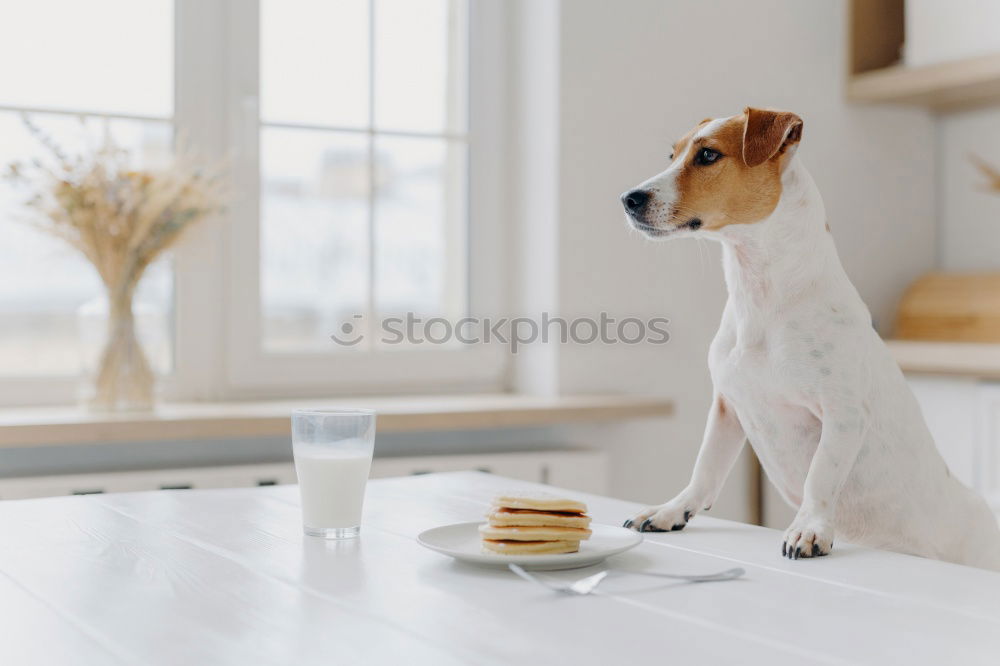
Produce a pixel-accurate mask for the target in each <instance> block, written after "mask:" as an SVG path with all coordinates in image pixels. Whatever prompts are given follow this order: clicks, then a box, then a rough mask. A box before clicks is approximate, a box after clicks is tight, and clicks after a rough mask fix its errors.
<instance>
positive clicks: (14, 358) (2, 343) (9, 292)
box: [0, 112, 172, 376]
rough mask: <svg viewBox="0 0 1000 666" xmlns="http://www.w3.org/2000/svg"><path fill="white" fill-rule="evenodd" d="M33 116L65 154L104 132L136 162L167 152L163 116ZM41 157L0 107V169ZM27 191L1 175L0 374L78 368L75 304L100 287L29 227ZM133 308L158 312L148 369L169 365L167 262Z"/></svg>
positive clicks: (77, 261)
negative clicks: (158, 118)
mask: <svg viewBox="0 0 1000 666" xmlns="http://www.w3.org/2000/svg"><path fill="white" fill-rule="evenodd" d="M32 121H33V122H34V123H35V124H36V125H38V126H39V127H40V128H41V129H42V130H43V131H45V132H46V133H47V134H49V135H50V136H51V137H52V138H53V139H54V140H55V142H56V143H57V144H58V145H59V146H60V147H61V148H62V149H63V150H64V151H65V152H66V153H68V154H75V153H78V152H79V151H80V150H81V149H83V148H84V147H85V146H86V145H87V144H88V142H90V143H94V142H97V141H100V137H103V136H104V133H105V132H108V133H109V134H110V135H111V137H112V138H113V140H114V141H115V142H116V143H117V144H118V145H120V146H122V147H123V148H125V149H127V150H130V151H131V154H132V157H133V159H134V161H135V164H136V166H156V165H158V164H162V163H163V162H164V161H165V160H166V159H167V157H168V156H169V153H170V141H171V134H172V130H171V126H170V124H169V123H164V122H144V121H131V120H112V121H105V120H98V119H94V118H91V119H89V120H87V121H85V122H81V121H80V120H79V119H76V118H72V117H68V116H53V115H48V114H34V115H33V116H32ZM36 157H37V158H40V159H46V158H47V157H48V155H47V151H46V149H44V148H43V147H42V146H41V145H40V144H39V142H38V140H37V139H36V138H35V137H33V136H31V135H30V134H29V133H28V131H27V129H26V128H25V126H24V123H23V122H22V120H21V118H20V116H19V114H14V113H9V112H5V113H0V167H6V165H7V164H8V163H10V162H11V161H13V160H24V159H30V158H36ZM28 196H30V192H26V191H23V190H22V189H16V190H15V189H14V188H13V187H12V186H11V185H10V184H9V183H7V182H6V181H0V376H31V375H36V376H38V375H71V374H75V373H76V372H78V370H79V368H80V349H79V345H78V337H77V329H76V324H77V322H76V309H77V307H78V306H80V305H82V304H83V303H85V302H87V301H89V300H91V299H93V298H95V297H97V296H98V295H100V294H101V293H102V287H101V284H100V281H99V280H98V278H97V275H96V273H95V272H94V270H93V268H91V266H90V264H89V263H87V261H86V260H85V259H83V258H82V257H81V256H80V255H78V254H77V253H76V251H75V250H72V249H71V248H69V247H68V246H67V245H66V244H65V243H63V242H61V241H59V240H57V239H55V238H52V237H51V236H49V235H48V234H45V233H43V232H41V231H39V230H38V229H35V228H33V227H32V226H31V225H30V224H29V222H28V220H27V219H26V217H25V215H26V212H25V209H24V207H23V202H24V200H25V199H26V198H27V197H28ZM136 303H137V316H138V315H139V312H140V311H143V312H148V311H152V312H156V313H159V315H160V318H161V320H162V321H161V329H160V330H159V331H158V332H157V334H154V335H153V336H149V335H147V337H146V340H144V342H146V343H148V346H147V352H148V353H149V354H150V357H151V359H150V360H151V361H152V362H153V366H154V368H156V369H157V370H159V371H161V372H166V371H169V369H170V367H171V346H170V336H169V334H168V330H166V329H167V320H169V316H170V313H171V307H172V278H171V272H170V269H169V265H168V264H166V263H164V262H162V261H161V262H160V265H156V266H153V267H152V268H151V269H150V270H149V272H148V273H147V275H146V277H145V278H144V279H143V281H142V283H141V284H140V287H139V293H138V294H137V296H136Z"/></svg>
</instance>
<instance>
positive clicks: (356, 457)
mask: <svg viewBox="0 0 1000 666" xmlns="http://www.w3.org/2000/svg"><path fill="white" fill-rule="evenodd" d="M371 464H372V457H371V453H370V452H365V451H352V450H349V449H348V450H346V451H344V450H330V449H327V448H323V447H318V446H296V447H295V473H296V474H297V475H298V477H299V492H300V493H301V495H302V521H303V522H304V523H305V525H306V526H307V527H318V528H328V527H355V526H357V525H360V524H361V507H362V504H363V503H364V500H365V483H366V482H367V481H368V472H369V470H370V469H371Z"/></svg>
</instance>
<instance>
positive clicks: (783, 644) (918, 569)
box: [0, 473, 1000, 666]
mask: <svg viewBox="0 0 1000 666" xmlns="http://www.w3.org/2000/svg"><path fill="white" fill-rule="evenodd" d="M528 485H531V484H523V483H518V482H512V481H509V480H504V479H500V478H497V477H491V476H489V475H485V474H478V473H460V474H445V475H428V476H420V477H409V478H403V479H388V480H383V481H375V482H373V483H372V484H371V486H370V488H369V494H368V500H367V505H366V507H365V509H366V516H365V523H364V528H363V536H362V538H361V539H359V540H355V541H350V542H326V541H322V540H318V539H312V538H307V537H303V536H302V535H301V532H300V528H299V511H298V497H297V489H296V488H295V487H291V486H289V487H272V488H260V489H246V490H217V491H208V490H206V491H191V490H188V491H173V492H152V493H135V494H121V495H104V496H87V497H71V498H56V499H46V500H26V501H20V502H5V503H0V664H11V665H15V664H16V665H18V666H21V665H33V664H60V665H73V666H77V665H79V664H105V663H108V664H117V663H120V664H129V665H130V666H131V665H136V664H146V663H148V664H169V665H171V666H174V665H178V664H185V665H187V664H191V665H201V664H211V665H213V666H214V665H219V664H337V665H340V664H435V665H443V664H503V665H505V666H513V665H518V666H520V665H525V664H535V663H545V664H553V665H555V664H574V665H576V664H602V665H603V664H608V665H616V664H629V663H633V664H638V663H651V664H652V663H655V664H666V663H669V664H702V663H704V664H767V665H768V666H774V665H775V664H813V663H821V664H826V663H829V664H842V663H872V664H875V663H877V664H881V665H884V664H907V665H908V666H912V665H913V664H962V665H963V666H968V665H970V664H994V665H995V664H997V663H1000V574H995V573H990V572H985V571H979V570H976V569H971V568H966V567H960V566H955V565H950V564H944V563H941V562H934V561H930V560H922V559H919V558H914V557H907V556H903V555H896V554H892V553H884V552H877V551H870V550H864V549H861V548H856V547H852V546H850V545H847V544H844V543H839V542H838V543H837V547H836V549H835V551H834V554H833V555H831V556H830V557H826V558H822V559H818V560H799V561H797V562H791V561H788V560H784V559H782V558H781V557H780V555H779V548H780V533H779V532H776V531H774V530H767V529H763V528H759V527H752V526H747V525H742V524H739V523H732V522H728V521H723V520H716V519H712V518H710V517H707V516H700V517H699V518H698V519H697V520H696V521H694V522H693V523H692V524H691V525H690V526H688V528H687V529H686V530H685V531H683V532H679V533H677V532H675V533H665V534H651V535H648V536H647V538H646V541H645V543H643V544H642V545H641V546H640V547H639V548H637V549H636V550H634V551H632V552H631V553H628V554H625V555H622V556H619V557H618V558H617V559H616V560H613V561H612V562H613V564H614V566H616V567H621V568H625V567H636V568H638V567H648V568H650V569H659V570H663V571H673V572H692V573H693V572H708V571H715V570H719V569H726V568H729V567H732V566H735V565H739V566H743V567H744V568H746V570H747V575H746V577H745V579H743V580H739V581H733V582H726V583H708V584H700V585H691V584H670V583H666V582H662V581H659V580H656V579H651V578H647V577H640V576H619V575H614V576H612V577H609V578H608V579H607V580H606V581H605V583H604V585H603V586H602V588H601V589H602V590H603V591H604V592H605V594H604V595H602V596H589V597H567V596H561V595H557V594H554V593H551V592H549V591H547V590H545V589H542V588H540V587H537V586H534V585H532V584H530V583H528V582H525V581H523V580H521V579H519V578H516V577H514V576H513V574H511V573H509V572H506V571H502V570H489V569H477V568H474V567H470V566H466V565H460V564H456V563H454V562H452V561H451V560H449V559H447V558H445V557H443V556H441V555H439V554H437V553H433V552H431V551H428V550H425V549H423V548H422V547H420V546H419V545H418V544H417V543H416V542H415V541H414V536H415V535H416V534H417V533H418V532H420V531H421V530H423V529H426V528H428V527H432V526H435V525H440V524H444V523H449V522H453V521H464V520H475V519H477V518H479V517H480V516H481V515H482V514H483V511H484V509H485V507H486V504H487V503H488V501H489V498H490V497H491V496H492V495H493V494H494V493H495V492H496V491H497V490H499V489H509V488H512V487H516V486H528ZM574 495H576V496H579V497H581V498H582V499H585V500H586V501H587V503H588V504H589V505H590V508H591V513H592V514H593V515H594V517H595V519H596V520H597V521H598V522H604V523H620V522H621V521H622V520H623V519H624V518H625V517H626V516H628V515H630V513H631V512H632V511H633V510H634V509H635V508H636V505H634V504H631V503H629V502H623V501H619V500H612V499H605V498H600V497H595V496H586V495H578V494H574ZM956 518H957V519H958V518H959V517H956ZM552 575H554V576H578V575H582V574H581V573H580V572H564V573H560V574H552Z"/></svg>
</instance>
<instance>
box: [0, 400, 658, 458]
mask: <svg viewBox="0 0 1000 666" xmlns="http://www.w3.org/2000/svg"><path fill="white" fill-rule="evenodd" d="M313 406H315V407H337V406H356V407H360V406H363V407H369V408H372V409H375V410H376V411H377V412H378V431H379V432H380V433H402V432H428V431H446V430H485V429H493V428H516V427H529V426H544V425H554V424H560V423H574V422H598V421H626V420H632V419H641V418H662V417H666V416H670V415H671V414H672V413H673V404H672V403H671V401H669V400H667V399H665V398H654V397H644V396H629V395H620V394H616V395H575V396H557V397H541V396H528V395H516V394H509V393H508V394H499V393H494V394H482V395H443V396H409V397H392V398H389V397H374V398H359V399H355V400H350V401H346V400H328V401H326V400H325V401H316V400H295V401H268V402H225V403H207V402H203V403H175V404H165V405H161V406H159V407H158V408H157V409H156V411H154V412H142V413H126V414H94V413H90V412H86V411H84V410H81V409H80V408H78V407H25V408H20V409H12V408H8V409H2V410H0V448H16V447H31V446H57V445H70V444H81V445H85V444H107V443H115V442H151V441H168V440H193V439H228V438H240V437H245V438H250V437H274V436H284V435H288V433H289V415H290V413H291V410H292V409H293V408H296V407H313Z"/></svg>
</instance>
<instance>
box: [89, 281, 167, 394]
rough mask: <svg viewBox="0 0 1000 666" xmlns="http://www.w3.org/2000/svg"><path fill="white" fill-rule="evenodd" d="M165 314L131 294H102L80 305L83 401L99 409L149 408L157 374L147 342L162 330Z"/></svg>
mask: <svg viewBox="0 0 1000 666" xmlns="http://www.w3.org/2000/svg"><path fill="white" fill-rule="evenodd" d="M163 319H164V316H163V313H160V312H157V310H156V308H154V307H152V306H150V305H149V304H146V303H141V302H135V303H133V301H132V294H131V293H127V294H118V295H116V296H112V297H110V298H109V296H108V295H103V296H100V297H98V298H95V299H93V300H91V301H88V302H86V303H84V304H83V305H81V306H80V307H79V308H78V309H77V327H78V335H79V338H80V343H81V352H82V358H81V361H82V364H81V365H82V371H83V376H82V381H81V383H80V402H81V404H83V406H84V407H86V408H88V409H90V410H92V411H99V412H126V411H149V410H151V409H153V406H154V404H155V398H156V395H155V393H156V373H155V372H154V370H153V367H152V365H151V364H150V361H149V356H148V355H147V354H146V351H145V349H144V348H143V341H144V340H150V339H152V338H155V336H156V335H157V334H158V333H161V332H162V330H163Z"/></svg>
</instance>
